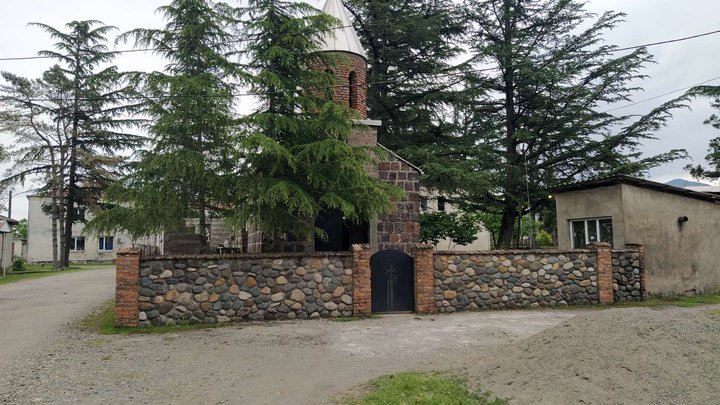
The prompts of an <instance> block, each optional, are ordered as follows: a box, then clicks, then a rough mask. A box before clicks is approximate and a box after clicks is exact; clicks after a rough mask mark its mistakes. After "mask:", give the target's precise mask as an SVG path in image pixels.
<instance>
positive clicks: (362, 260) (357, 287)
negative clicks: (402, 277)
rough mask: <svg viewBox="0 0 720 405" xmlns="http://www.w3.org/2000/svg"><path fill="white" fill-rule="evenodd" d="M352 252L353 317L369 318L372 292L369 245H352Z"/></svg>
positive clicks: (370, 251)
mask: <svg viewBox="0 0 720 405" xmlns="http://www.w3.org/2000/svg"><path fill="white" fill-rule="evenodd" d="M352 252H353V315H355V316H370V313H371V312H372V301H371V297H372V295H371V294H372V291H371V287H370V256H372V250H371V249H370V245H368V244H363V245H352Z"/></svg>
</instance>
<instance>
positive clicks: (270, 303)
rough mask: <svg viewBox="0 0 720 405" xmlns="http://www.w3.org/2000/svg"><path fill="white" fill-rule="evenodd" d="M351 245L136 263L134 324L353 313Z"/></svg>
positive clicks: (295, 317) (205, 321)
mask: <svg viewBox="0 0 720 405" xmlns="http://www.w3.org/2000/svg"><path fill="white" fill-rule="evenodd" d="M352 268H353V256H352V254H350V253H327V254H300V255H298V254H256V255H250V254H246V255H208V256H174V257H157V258H150V259H147V260H142V261H141V262H140V263H139V274H138V276H139V289H138V293H139V294H138V298H137V300H138V302H137V307H138V313H137V320H138V325H139V326H144V325H150V324H153V325H174V324H188V323H216V322H220V323H222V322H230V321H244V320H276V319H277V320H283V319H305V318H320V317H339V316H351V315H352V314H353V277H352V276H353V272H352Z"/></svg>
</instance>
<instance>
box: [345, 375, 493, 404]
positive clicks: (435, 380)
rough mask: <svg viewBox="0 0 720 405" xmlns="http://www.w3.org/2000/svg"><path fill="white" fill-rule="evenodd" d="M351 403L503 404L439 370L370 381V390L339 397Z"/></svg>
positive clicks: (390, 376) (346, 402)
mask: <svg viewBox="0 0 720 405" xmlns="http://www.w3.org/2000/svg"><path fill="white" fill-rule="evenodd" d="M341 402H342V403H343V404H351V405H376V404H377V405H380V404H382V405H405V404H434V405H459V404H467V405H506V404H507V402H506V401H505V400H502V399H499V398H498V399H490V395H489V394H480V393H476V392H473V391H471V390H470V389H468V388H467V385H466V384H465V382H463V381H462V380H459V379H458V378H456V377H452V376H448V375H443V374H439V373H416V372H406V373H398V374H393V375H389V376H385V377H380V378H378V379H375V380H373V381H371V382H370V384H369V391H368V392H366V393H363V394H361V395H358V396H347V397H345V398H343V399H342V400H341Z"/></svg>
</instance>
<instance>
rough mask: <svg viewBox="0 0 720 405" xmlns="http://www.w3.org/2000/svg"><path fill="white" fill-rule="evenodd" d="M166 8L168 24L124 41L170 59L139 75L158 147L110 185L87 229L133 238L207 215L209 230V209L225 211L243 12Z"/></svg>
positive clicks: (182, 4) (189, 0)
mask: <svg viewBox="0 0 720 405" xmlns="http://www.w3.org/2000/svg"><path fill="white" fill-rule="evenodd" d="M158 11H159V12H160V13H161V14H162V15H163V16H164V17H165V20H166V21H167V23H166V25H165V27H164V28H163V29H142V28H138V29H135V30H132V31H130V32H127V33H125V34H123V35H121V36H120V37H119V38H118V40H119V41H128V40H134V44H135V46H137V47H143V48H144V47H149V48H155V49H157V51H156V53H158V54H160V55H161V56H163V57H164V58H165V59H166V60H168V61H169V62H170V63H169V64H168V65H167V66H166V67H165V71H164V72H152V73H149V74H136V75H135V79H134V80H135V83H136V86H137V88H138V91H139V92H140V94H141V95H142V97H143V100H144V101H143V103H142V104H141V106H139V107H141V111H142V112H143V113H144V114H146V115H147V116H148V117H150V121H149V123H148V126H147V129H148V131H149V133H150V135H151V145H150V148H149V149H147V150H144V151H142V152H141V153H140V154H139V160H138V161H136V162H132V163H131V164H130V169H131V172H130V173H129V174H128V175H127V176H125V177H124V178H122V179H121V181H119V182H117V183H115V184H113V185H112V186H111V187H109V188H108V190H107V194H106V201H107V202H108V203H109V204H108V205H106V207H105V208H109V209H107V210H106V211H105V212H102V213H100V214H99V215H98V216H97V217H96V218H95V219H94V220H93V221H91V223H90V224H89V226H88V227H87V228H86V229H89V230H90V231H92V232H96V233H103V232H113V231H118V230H121V229H124V230H127V231H128V232H129V233H131V234H133V235H148V234H152V233H156V232H162V231H172V230H176V229H178V228H181V227H183V226H184V223H183V221H184V219H185V218H193V217H194V218H199V219H200V225H201V226H200V228H201V232H202V233H204V234H205V233H206V232H207V229H206V227H207V224H206V218H207V215H208V213H209V212H212V211H215V212H220V213H222V212H223V210H224V209H225V208H226V207H227V206H228V195H229V194H228V193H229V192H230V191H231V190H232V178H233V170H234V168H233V166H234V164H235V161H236V159H239V158H241V157H239V156H237V155H236V154H235V150H236V148H237V144H236V143H235V141H234V135H233V131H234V127H235V120H234V117H233V110H232V103H233V95H232V92H233V86H232V85H231V84H230V83H229V81H230V80H231V79H232V78H233V77H237V75H238V74H239V72H238V69H237V66H236V65H234V64H233V63H232V62H231V61H230V59H229V58H230V55H231V53H232V47H233V46H234V43H233V41H232V40H233V38H234V37H233V36H232V35H231V34H230V33H229V32H228V29H229V27H231V26H232V25H233V24H235V23H236V10H235V9H233V8H230V7H228V6H227V5H226V4H224V3H214V2H211V1H208V0H174V1H172V3H171V4H170V5H168V6H163V7H160V8H159V9H158Z"/></svg>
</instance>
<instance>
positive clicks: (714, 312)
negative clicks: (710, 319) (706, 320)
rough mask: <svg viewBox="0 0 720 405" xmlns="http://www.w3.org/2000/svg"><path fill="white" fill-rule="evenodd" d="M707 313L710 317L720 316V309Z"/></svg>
mask: <svg viewBox="0 0 720 405" xmlns="http://www.w3.org/2000/svg"><path fill="white" fill-rule="evenodd" d="M705 313H706V314H708V315H710V316H720V309H713V310H710V311H705Z"/></svg>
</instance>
